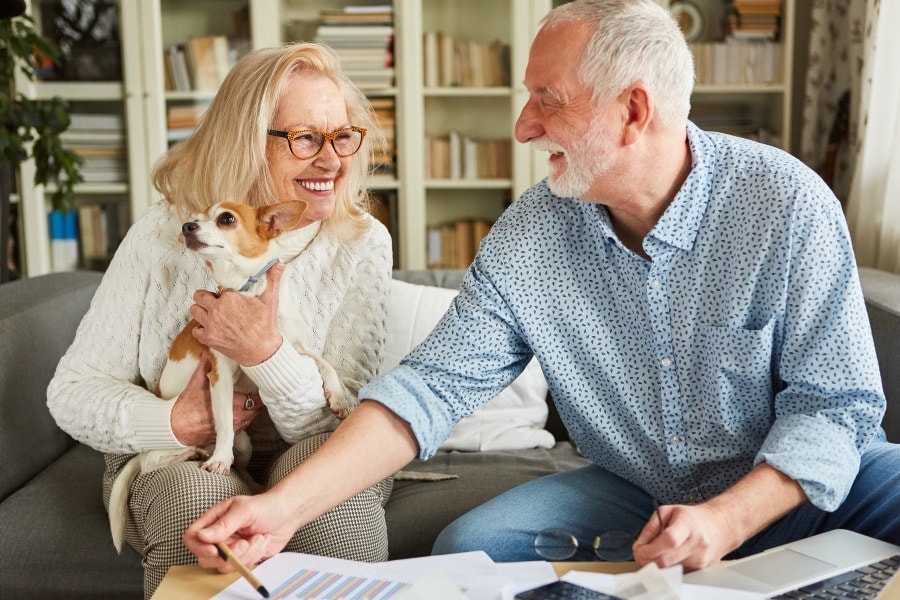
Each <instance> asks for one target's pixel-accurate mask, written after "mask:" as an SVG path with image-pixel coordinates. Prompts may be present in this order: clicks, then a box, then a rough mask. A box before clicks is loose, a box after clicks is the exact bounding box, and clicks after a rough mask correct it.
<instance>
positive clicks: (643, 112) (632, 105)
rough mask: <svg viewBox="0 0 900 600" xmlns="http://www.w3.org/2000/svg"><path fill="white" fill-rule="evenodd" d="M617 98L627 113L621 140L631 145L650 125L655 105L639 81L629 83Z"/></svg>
mask: <svg viewBox="0 0 900 600" xmlns="http://www.w3.org/2000/svg"><path fill="white" fill-rule="evenodd" d="M619 100H620V101H621V102H622V105H623V106H624V107H625V110H626V111H627V115H628V116H627V119H626V122H625V128H624V131H623V142H624V143H625V145H631V144H633V143H635V142H636V141H637V140H638V138H640V137H641V136H642V135H643V134H644V132H646V131H647V128H648V127H650V122H651V121H652V120H653V115H654V112H655V109H656V107H655V106H654V105H653V98H652V97H651V96H650V92H649V91H647V88H645V87H644V86H643V85H642V84H640V83H635V84H632V85H630V86H629V87H628V89H626V90H625V91H624V92H622V94H621V95H620V96H619Z"/></svg>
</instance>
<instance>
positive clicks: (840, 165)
mask: <svg viewBox="0 0 900 600" xmlns="http://www.w3.org/2000/svg"><path fill="white" fill-rule="evenodd" d="M806 1H807V0H800V2H806ZM866 3H867V0H812V5H811V6H810V7H809V8H808V10H809V11H810V12H809V16H810V27H809V54H808V56H807V70H806V81H805V86H806V89H805V93H804V101H803V114H802V129H801V133H800V159H801V160H803V162H805V163H806V164H807V165H809V167H811V168H812V169H814V170H816V171H817V172H818V173H819V174H820V175H822V177H823V178H824V179H825V181H827V182H828V184H829V185H831V187H832V189H833V190H834V193H835V195H836V196H837V197H838V198H840V200H841V202H842V203H844V204H845V205H846V202H847V196H848V195H849V189H850V177H851V175H852V173H853V168H854V164H855V160H854V158H855V154H854V153H853V152H851V151H850V148H851V143H850V140H852V139H854V138H855V137H856V136H857V135H858V120H857V114H858V112H859V111H858V110H857V109H856V108H857V107H858V105H859V98H860V81H861V77H860V71H861V65H862V62H863V47H864V44H863V42H864V39H865V26H866V20H865V15H866ZM802 8H803V7H802V6H798V7H797V9H798V10H802ZM845 94H849V98H848V101H847V103H846V104H842V99H843V98H844V96H845ZM841 125H843V127H842V126H841ZM835 136H836V138H835V139H832V138H833V137H835ZM829 163H830V164H829Z"/></svg>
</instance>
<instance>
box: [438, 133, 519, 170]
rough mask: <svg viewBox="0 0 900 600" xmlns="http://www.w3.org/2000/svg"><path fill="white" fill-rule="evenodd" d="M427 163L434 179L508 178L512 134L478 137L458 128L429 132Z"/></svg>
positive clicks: (510, 162) (510, 166)
mask: <svg viewBox="0 0 900 600" xmlns="http://www.w3.org/2000/svg"><path fill="white" fill-rule="evenodd" d="M425 165H426V174H427V176H428V177H429V178H431V179H508V178H510V177H511V176H512V144H511V142H510V140H509V138H496V139H477V138H473V137H470V136H465V135H460V134H459V133H458V132H456V131H451V132H450V133H449V134H448V135H446V136H426V138H425Z"/></svg>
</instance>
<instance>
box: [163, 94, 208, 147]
mask: <svg viewBox="0 0 900 600" xmlns="http://www.w3.org/2000/svg"><path fill="white" fill-rule="evenodd" d="M207 108H209V105H208V104H174V105H172V106H169V109H168V112H167V114H166V129H167V137H168V141H169V143H170V144H171V143H173V142H177V141H180V140H183V139H185V138H187V137H189V136H190V135H191V134H192V133H194V129H196V128H197V123H199V122H200V117H202V116H203V113H204V112H206V109H207Z"/></svg>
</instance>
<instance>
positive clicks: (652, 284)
mask: <svg viewBox="0 0 900 600" xmlns="http://www.w3.org/2000/svg"><path fill="white" fill-rule="evenodd" d="M660 285H661V284H660V283H659V279H652V280H650V287H652V288H653V289H654V290H658V289H659V286H660Z"/></svg>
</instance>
